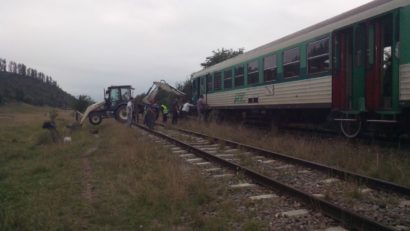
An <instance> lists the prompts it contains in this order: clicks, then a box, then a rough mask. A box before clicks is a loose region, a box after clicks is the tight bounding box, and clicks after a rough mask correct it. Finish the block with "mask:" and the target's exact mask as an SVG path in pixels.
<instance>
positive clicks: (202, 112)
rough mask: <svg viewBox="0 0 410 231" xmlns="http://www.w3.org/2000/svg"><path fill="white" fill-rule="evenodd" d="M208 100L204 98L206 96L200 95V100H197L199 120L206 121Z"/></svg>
mask: <svg viewBox="0 0 410 231" xmlns="http://www.w3.org/2000/svg"><path fill="white" fill-rule="evenodd" d="M206 106H207V105H206V102H205V100H204V96H203V95H201V96H199V99H198V101H197V102H196V109H197V111H198V120H199V121H205V110H206Z"/></svg>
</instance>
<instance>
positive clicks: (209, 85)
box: [206, 74, 212, 92]
mask: <svg viewBox="0 0 410 231" xmlns="http://www.w3.org/2000/svg"><path fill="white" fill-rule="evenodd" d="M206 87H207V88H206V90H207V92H212V75H210V74H207V75H206Z"/></svg>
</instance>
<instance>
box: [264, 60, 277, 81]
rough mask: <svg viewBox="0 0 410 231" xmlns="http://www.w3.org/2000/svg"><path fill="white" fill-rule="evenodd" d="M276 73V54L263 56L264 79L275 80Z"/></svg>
mask: <svg viewBox="0 0 410 231" xmlns="http://www.w3.org/2000/svg"><path fill="white" fill-rule="evenodd" d="M276 73H277V66H276V55H270V56H266V57H265V58H263V80H264V81H265V82H270V81H274V80H275V79H276Z"/></svg>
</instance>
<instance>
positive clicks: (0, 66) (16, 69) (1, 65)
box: [0, 58, 58, 87]
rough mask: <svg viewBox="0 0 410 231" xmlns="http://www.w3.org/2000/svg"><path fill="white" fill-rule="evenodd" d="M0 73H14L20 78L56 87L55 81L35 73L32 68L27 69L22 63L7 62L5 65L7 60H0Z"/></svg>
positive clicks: (41, 73) (38, 72)
mask: <svg viewBox="0 0 410 231" xmlns="http://www.w3.org/2000/svg"><path fill="white" fill-rule="evenodd" d="M0 72H8V73H14V74H17V75H21V76H27V77H31V78H34V79H38V80H40V81H42V82H44V83H47V84H49V85H51V86H56V87H58V84H57V81H55V80H53V78H52V77H51V76H49V75H46V74H44V73H43V72H40V71H37V70H36V69H34V68H31V67H27V66H26V65H25V64H23V63H16V62H14V61H9V62H8V64H7V60H6V59H3V58H0Z"/></svg>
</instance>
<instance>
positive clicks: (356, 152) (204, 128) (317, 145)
mask: <svg viewBox="0 0 410 231" xmlns="http://www.w3.org/2000/svg"><path fill="white" fill-rule="evenodd" d="M179 126H181V127H183V128H187V129H191V130H195V131H199V132H203V133H205V134H209V135H212V136H216V137H221V138H226V139H230V140H233V141H237V142H243V143H246V144H249V145H254V146H256V147H262V148H266V149H268V150H272V151H275V152H279V153H286V154H288V155H293V156H296V157H300V158H303V159H306V160H312V161H315V162H319V163H323V164H326V165H331V166H335V167H339V168H343V169H348V170H351V171H353V172H357V173H361V174H364V175H368V176H371V177H376V178H382V179H385V180H389V181H393V182H396V183H398V184H402V185H407V186H410V153H409V151H408V150H407V149H404V150H401V149H400V148H398V147H397V148H391V147H390V148H385V147H380V146H378V145H367V144H361V143H360V142H356V141H354V140H353V141H352V140H348V139H345V138H343V137H340V138H329V139H324V138H321V137H316V136H315V135H312V136H301V135H300V136H298V135H292V134H287V133H284V132H281V131H268V132H267V131H261V130H256V129H249V128H245V127H242V126H238V125H227V124H216V123H198V122H197V121H196V120H191V121H182V122H181V123H180V124H179Z"/></svg>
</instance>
